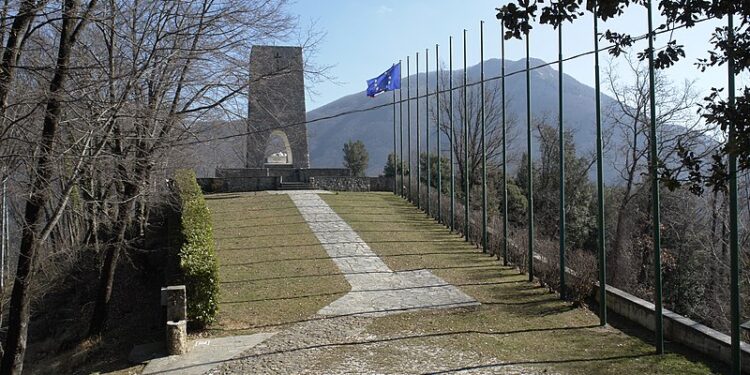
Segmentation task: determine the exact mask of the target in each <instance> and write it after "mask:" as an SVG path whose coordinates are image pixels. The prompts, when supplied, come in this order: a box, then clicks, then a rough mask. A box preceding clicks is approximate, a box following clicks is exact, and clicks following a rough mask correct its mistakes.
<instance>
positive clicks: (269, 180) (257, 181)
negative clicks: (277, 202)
mask: <svg viewBox="0 0 750 375" xmlns="http://www.w3.org/2000/svg"><path fill="white" fill-rule="evenodd" d="M279 179H280V177H224V178H199V179H198V185H200V187H201V190H203V192H204V193H207V194H210V193H237V192H242V191H263V190H274V189H276V187H277V186H278V185H279V182H280V181H279Z"/></svg>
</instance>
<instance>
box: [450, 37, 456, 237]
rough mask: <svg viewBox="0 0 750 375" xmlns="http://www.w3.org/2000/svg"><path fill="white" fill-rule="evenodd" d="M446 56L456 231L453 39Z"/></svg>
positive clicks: (452, 209)
mask: <svg viewBox="0 0 750 375" xmlns="http://www.w3.org/2000/svg"><path fill="white" fill-rule="evenodd" d="M448 55H449V56H448V70H449V72H448V75H449V77H448V85H449V86H448V87H449V89H448V91H449V95H448V116H449V117H450V126H451V133H450V134H451V136H450V138H449V141H450V149H451V231H454V230H456V175H455V170H454V165H453V163H454V161H453V137H455V136H456V133H455V132H454V131H453V37H450V38H448Z"/></svg>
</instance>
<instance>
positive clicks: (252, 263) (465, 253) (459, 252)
mask: <svg viewBox="0 0 750 375" xmlns="http://www.w3.org/2000/svg"><path fill="white" fill-rule="evenodd" d="M368 243H369V242H368ZM318 244H320V243H318ZM297 246H310V245H288V246H268V247H281V248H284V247H297ZM237 250H243V249H223V250H220V251H237ZM468 254H471V253H470V252H469V251H435V252H427V251H426V252H423V253H399V254H387V255H355V256H326V257H307V258H283V259H271V260H259V261H254V262H245V263H222V267H233V266H235V267H239V266H252V265H256V264H266V263H279V262H304V261H316V260H328V259H352V258H397V257H409V256H424V255H430V256H438V255H445V256H449V255H468ZM492 277H497V275H496V274H493V275H492Z"/></svg>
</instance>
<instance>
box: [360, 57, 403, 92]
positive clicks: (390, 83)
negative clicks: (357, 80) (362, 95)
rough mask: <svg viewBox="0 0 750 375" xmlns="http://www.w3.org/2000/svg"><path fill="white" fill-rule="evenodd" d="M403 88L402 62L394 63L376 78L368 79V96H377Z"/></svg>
mask: <svg viewBox="0 0 750 375" xmlns="http://www.w3.org/2000/svg"><path fill="white" fill-rule="evenodd" d="M400 88H401V63H398V64H393V66H391V67H390V69H388V70H386V71H385V72H383V74H381V75H379V76H377V77H376V78H373V79H369V80H367V96H369V97H373V98H374V97H375V96H376V95H378V94H380V93H383V92H385V91H391V90H395V89H400Z"/></svg>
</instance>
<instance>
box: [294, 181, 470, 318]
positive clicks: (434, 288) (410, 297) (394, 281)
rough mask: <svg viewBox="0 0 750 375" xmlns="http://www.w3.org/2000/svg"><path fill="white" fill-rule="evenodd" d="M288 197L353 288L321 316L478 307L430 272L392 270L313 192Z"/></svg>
mask: <svg viewBox="0 0 750 375" xmlns="http://www.w3.org/2000/svg"><path fill="white" fill-rule="evenodd" d="M289 196H290V198H291V199H292V201H293V202H294V204H295V205H296V206H297V208H298V209H299V211H300V213H301V214H302V217H304V219H305V221H307V223H308V225H309V226H310V229H311V230H312V231H313V233H315V236H316V237H317V238H318V240H319V241H320V243H321V244H322V245H323V247H324V248H325V250H326V252H328V255H329V256H330V257H331V259H332V260H333V261H334V263H336V265H337V266H338V267H339V269H340V270H341V272H342V273H343V274H344V277H346V280H347V281H348V282H349V284H350V285H351V286H352V289H351V291H350V292H349V293H347V294H346V295H345V296H343V297H341V298H339V299H338V300H336V301H334V302H333V303H331V304H330V305H328V306H326V307H324V308H323V309H321V310H320V311H318V314H320V315H355V314H368V315H384V314H390V313H399V312H404V311H409V310H416V309H433V308H452V307H466V306H475V305H479V302H477V301H476V300H475V299H474V298H472V297H470V296H468V295H466V294H465V293H464V292H462V291H461V290H460V289H458V288H456V287H455V286H453V285H451V284H448V283H446V282H445V281H443V280H442V279H440V278H439V277H437V276H435V275H433V274H432V273H431V272H430V271H428V270H415V271H404V272H393V271H392V270H391V269H390V268H388V266H387V265H386V264H385V263H384V262H383V260H382V259H380V257H378V256H377V254H375V253H374V252H373V251H372V250H371V249H370V247H369V246H368V245H367V243H365V242H364V241H363V240H362V239H361V238H360V237H359V235H358V234H357V233H356V232H355V231H354V230H353V229H352V228H351V227H350V226H349V225H348V224H347V223H346V222H345V221H344V220H343V219H341V217H339V215H337V214H336V213H335V212H334V211H333V210H332V209H331V208H330V207H329V206H328V204H326V203H325V202H324V201H323V200H322V199H321V198H320V197H319V196H318V194H316V193H311V192H304V191H295V192H289Z"/></svg>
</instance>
